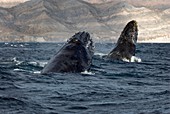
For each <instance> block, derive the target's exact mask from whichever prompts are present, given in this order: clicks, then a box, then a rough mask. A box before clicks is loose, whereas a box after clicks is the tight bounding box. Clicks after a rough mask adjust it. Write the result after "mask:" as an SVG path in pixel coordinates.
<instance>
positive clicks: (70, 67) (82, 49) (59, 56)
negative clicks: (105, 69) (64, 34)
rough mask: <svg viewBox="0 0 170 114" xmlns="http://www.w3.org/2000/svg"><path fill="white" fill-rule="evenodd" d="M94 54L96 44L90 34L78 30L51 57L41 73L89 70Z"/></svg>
mask: <svg viewBox="0 0 170 114" xmlns="http://www.w3.org/2000/svg"><path fill="white" fill-rule="evenodd" d="M93 54H94V46H93V41H92V39H91V37H90V34H89V33H87V32H78V33H76V34H75V35H73V36H72V37H71V38H70V39H68V40H67V42H66V43H65V44H64V46H63V47H62V48H61V49H60V50H59V51H58V52H57V53H56V54H55V55H54V57H52V58H51V59H50V61H49V62H48V63H47V65H46V66H45V67H44V69H43V70H42V72H41V73H42V74H47V73H50V72H58V73H64V72H69V73H78V72H84V71H86V70H87V71H88V70H89V69H90V66H91V64H92V56H93Z"/></svg>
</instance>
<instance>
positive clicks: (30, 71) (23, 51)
mask: <svg viewBox="0 0 170 114" xmlns="http://www.w3.org/2000/svg"><path fill="white" fill-rule="evenodd" d="M62 45H63V44H62V43H0V114H72V113H77V114H170V44H138V45H137V52H136V56H137V57H140V58H141V59H142V62H140V63H135V62H131V63H129V62H120V61H109V60H104V59H102V58H101V56H102V55H104V54H107V53H108V52H109V51H111V50H112V49H113V47H114V44H111V43H103V44H100V43H97V44H95V46H96V49H95V55H94V58H93V65H92V69H91V72H88V73H77V74H74V73H64V74H62V73H53V74H49V75H41V74H40V71H41V70H42V69H43V66H44V65H45V64H46V63H47V61H48V60H49V59H50V57H52V56H53V55H54V54H55V52H56V51H58V50H59V49H60V48H61V47H62Z"/></svg>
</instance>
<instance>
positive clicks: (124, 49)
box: [107, 20, 140, 62]
mask: <svg viewBox="0 0 170 114" xmlns="http://www.w3.org/2000/svg"><path fill="white" fill-rule="evenodd" d="M137 39H138V25H137V22H136V21H135V20H132V21H130V22H128V23H127V25H126V26H125V28H124V29H123V31H122V32H121V35H120V37H119V38H118V41H117V43H116V45H115V48H114V49H112V51H111V52H110V53H109V54H108V55H107V58H109V59H112V60H121V61H127V62H134V61H138V58H137V57H135V52H136V44H137ZM139 61H140V60H139Z"/></svg>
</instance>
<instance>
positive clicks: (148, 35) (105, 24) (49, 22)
mask: <svg viewBox="0 0 170 114" xmlns="http://www.w3.org/2000/svg"><path fill="white" fill-rule="evenodd" d="M169 16H170V9H166V10H152V9H148V8H146V7H135V6H133V5H131V4H129V3H128V2H117V3H115V2H109V3H102V4H90V3H88V2H84V1H82V0H32V1H27V2H25V3H22V4H19V5H17V6H14V7H12V8H0V41H63V40H65V38H69V37H70V36H72V35H73V34H74V33H75V32H78V31H88V32H90V33H91V35H92V36H93V38H94V39H96V40H98V41H101V40H107V41H116V40H117V39H118V37H119V35H120V33H121V31H122V30H123V28H124V26H125V25H126V24H127V22H128V21H130V20H136V21H137V22H138V26H139V40H148V39H154V38H158V37H165V38H167V37H170V33H169V29H170V18H169Z"/></svg>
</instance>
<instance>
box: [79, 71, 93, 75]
mask: <svg viewBox="0 0 170 114" xmlns="http://www.w3.org/2000/svg"><path fill="white" fill-rule="evenodd" d="M81 74H85V75H95V73H92V72H88V71H87V70H85V71H84V72H81Z"/></svg>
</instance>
